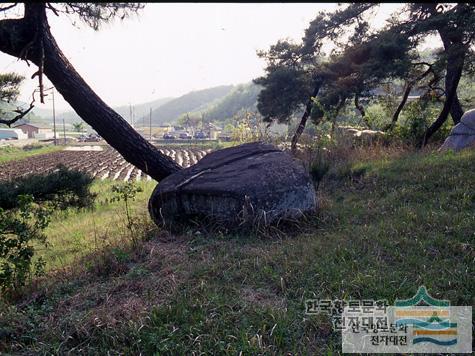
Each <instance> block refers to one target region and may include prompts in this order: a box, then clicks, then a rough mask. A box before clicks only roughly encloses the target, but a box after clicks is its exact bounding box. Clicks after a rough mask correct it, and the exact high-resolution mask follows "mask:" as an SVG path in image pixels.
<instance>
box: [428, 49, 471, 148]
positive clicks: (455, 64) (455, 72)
mask: <svg viewBox="0 0 475 356" xmlns="http://www.w3.org/2000/svg"><path fill="white" fill-rule="evenodd" d="M463 62H464V58H463V57H461V58H457V59H452V60H450V59H449V60H448V61H447V74H446V75H447V77H448V78H449V80H450V84H449V85H448V86H447V87H448V88H450V89H447V88H446V98H445V103H444V107H443V108H442V111H441V112H440V114H439V116H438V117H437V119H436V120H435V122H434V123H433V124H432V125H431V126H430V127H429V128H428V129H427V131H426V132H425V134H424V138H423V140H422V142H421V145H422V146H425V145H426V144H427V142H428V141H429V139H430V138H431V136H432V135H433V134H434V133H435V132H436V131H437V130H438V129H439V128H440V127H441V126H442V125H443V124H444V122H445V121H446V120H447V117H448V116H449V113H450V110H451V108H452V105H453V101H454V98H455V96H456V95H457V86H458V83H459V81H460V77H461V76H462V69H463ZM449 63H450V64H452V65H449Z"/></svg>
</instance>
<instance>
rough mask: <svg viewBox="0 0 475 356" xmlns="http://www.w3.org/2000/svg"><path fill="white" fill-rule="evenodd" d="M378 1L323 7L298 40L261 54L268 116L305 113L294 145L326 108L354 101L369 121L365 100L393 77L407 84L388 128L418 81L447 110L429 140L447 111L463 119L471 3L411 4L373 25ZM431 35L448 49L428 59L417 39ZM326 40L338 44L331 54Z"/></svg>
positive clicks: (261, 102)
mask: <svg viewBox="0 0 475 356" xmlns="http://www.w3.org/2000/svg"><path fill="white" fill-rule="evenodd" d="M376 7H377V4H349V5H346V7H343V6H342V7H340V8H339V9H338V10H336V11H334V12H320V13H319V14H317V16H316V18H315V19H314V20H313V21H311V22H310V24H309V27H308V28H307V29H306V30H305V34H304V36H303V38H302V41H301V42H300V43H290V42H289V41H285V40H280V41H278V42H277V43H276V44H275V45H273V46H271V47H270V49H269V50H268V51H262V52H260V53H259V55H260V56H261V57H263V58H265V59H266V61H267V67H266V74H265V76H263V77H261V78H257V79H256V80H255V82H256V83H259V84H261V85H262V86H263V87H264V89H263V90H262V92H261V93H260V95H259V98H258V109H259V111H260V113H261V114H262V115H263V118H264V120H265V121H267V122H271V121H274V120H276V121H279V122H288V120H289V119H290V118H292V117H293V116H295V115H296V114H298V113H301V115H302V117H301V121H300V125H299V126H298V128H297V130H296V132H295V135H294V138H293V140H292V141H293V144H292V148H293V149H295V145H296V142H297V140H298V137H299V136H300V134H301V132H302V131H303V128H304V127H305V123H306V121H307V119H308V118H309V117H311V118H312V119H313V121H314V122H315V123H318V122H319V121H321V119H322V118H323V117H324V116H325V112H328V113H330V112H331V113H335V112H338V110H340V109H341V108H342V107H343V106H345V105H346V104H347V102H352V103H353V104H354V106H355V108H356V109H357V110H358V111H359V112H360V113H361V115H362V117H363V119H364V118H365V110H364V106H363V105H362V104H361V101H360V98H362V97H370V96H371V93H372V92H373V91H374V90H375V89H377V88H378V87H380V86H381V85H383V84H384V83H388V82H393V81H395V80H401V81H402V82H404V83H405V84H404V89H403V93H402V99H401V102H400V104H399V105H398V106H397V108H396V110H395V112H394V113H393V115H392V118H391V123H390V124H389V125H388V126H387V128H388V129H390V128H391V127H393V126H394V123H395V122H396V121H397V119H398V116H399V114H400V112H401V110H402V108H403V107H404V105H405V103H406V101H407V97H408V95H409V93H410V92H411V90H412V89H413V88H414V87H415V86H416V85H417V87H418V88H419V89H424V90H425V92H426V94H425V95H422V100H427V99H428V98H429V97H434V96H435V97H437V99H440V98H441V97H444V98H445V101H444V108H443V109H442V111H441V113H440V114H439V117H438V118H437V119H436V120H435V121H434V123H433V124H432V126H431V127H429V128H428V130H427V132H426V135H425V137H424V142H423V143H425V142H427V140H428V139H429V138H430V136H431V135H432V134H433V133H434V132H435V131H436V130H437V129H438V128H439V127H440V126H441V124H443V122H445V120H446V119H447V116H448V114H449V112H450V114H451V116H452V118H453V120H454V122H456V123H457V122H458V121H459V120H460V117H461V116H462V114H463V109H462V107H461V104H460V102H459V100H458V97H457V91H456V90H457V86H458V82H459V80H460V77H461V75H462V71H473V59H471V58H472V57H473V51H472V49H471V45H472V44H473V40H474V37H475V31H474V27H473V26H474V25H473V24H474V23H475V16H474V11H473V10H474V7H473V5H471V4H456V5H453V4H452V5H445V4H409V5H406V6H404V8H403V11H402V12H400V13H399V14H398V16H394V17H393V20H391V21H390V22H389V23H388V25H387V26H385V27H384V28H382V29H380V30H374V29H372V28H371V27H370V26H369V22H370V20H371V18H372V17H374V16H375V13H374V11H373V10H374V9H375V8H376ZM431 34H438V35H439V37H440V39H441V42H442V43H443V46H444V47H443V49H441V50H440V51H438V52H435V54H436V57H435V58H433V60H432V61H430V62H428V61H425V60H424V59H423V58H421V55H420V51H419V45H420V44H421V43H422V41H423V39H424V38H425V37H426V36H427V35H431ZM328 41H332V42H333V43H334V44H335V47H334V48H333V49H332V50H331V51H330V52H329V53H325V52H324V50H323V49H324V47H325V46H324V45H325V44H326V43H327V42H328ZM466 59H468V60H466ZM444 77H445V85H444V88H442V85H441V84H440V82H441V81H442V79H443V78H444ZM317 96H318V97H317ZM329 116H331V115H329ZM333 116H334V115H333Z"/></svg>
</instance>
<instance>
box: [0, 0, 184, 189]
mask: <svg viewBox="0 0 475 356" xmlns="http://www.w3.org/2000/svg"><path fill="white" fill-rule="evenodd" d="M0 51H2V52H5V53H7V54H10V55H12V56H14V57H17V58H21V59H26V60H29V61H32V62H33V63H35V64H36V65H37V66H38V67H39V68H40V71H41V70H42V71H43V73H44V74H45V75H46V76H47V77H48V78H49V80H50V81H51V82H52V83H53V85H54V86H55V87H56V89H57V90H58V92H59V93H60V94H61V95H62V96H63V97H64V99H65V100H66V101H67V102H68V103H69V104H70V105H71V107H72V108H73V109H74V110H75V111H76V113H77V114H78V115H79V116H80V117H81V118H82V119H83V120H84V121H85V122H87V123H88V124H89V125H91V126H92V127H93V128H94V129H95V130H96V131H97V133H98V134H99V135H101V137H103V138H104V139H105V140H106V142H107V143H109V144H110V145H111V146H112V147H114V148H115V149H116V150H117V151H118V152H119V153H120V154H121V155H122V156H123V157H124V158H125V159H126V160H127V161H128V162H130V163H132V164H133V165H134V166H136V167H137V168H139V169H141V170H142V171H143V172H144V173H146V174H148V175H149V176H151V177H152V178H154V179H156V180H161V179H163V178H165V177H167V176H168V175H170V174H172V173H174V172H177V171H178V170H180V169H181V167H180V166H179V165H178V164H176V163H175V162H174V161H173V160H172V159H171V158H169V157H167V156H165V155H163V154H161V153H160V151H159V150H158V149H157V148H156V147H154V146H153V145H152V144H150V143H149V142H148V141H147V140H145V139H144V138H143V137H142V136H141V135H140V134H139V133H138V132H136V131H135V130H134V129H133V128H132V127H131V126H130V125H129V124H128V123H127V121H126V120H124V119H123V118H122V117H121V116H120V115H119V114H117V113H116V112H115V111H114V110H112V109H111V108H110V107H109V106H107V105H106V104H105V103H104V102H103V101H102V100H101V98H99V96H97V94H96V93H94V91H93V90H92V89H91V88H90V87H89V85H87V83H86V82H85V81H84V80H83V79H82V78H81V76H80V75H79V74H78V73H77V72H76V70H75V69H74V68H73V66H72V65H71V63H69V61H68V60H67V59H66V57H65V56H64V54H63V53H62V52H61V50H60V49H59V47H58V45H57V44H56V41H55V39H54V38H53V36H52V34H51V32H50V30H49V25H48V21H47V17H46V10H45V4H44V3H28V4H25V15H24V17H23V18H22V19H6V20H2V21H0ZM40 75H41V73H40Z"/></svg>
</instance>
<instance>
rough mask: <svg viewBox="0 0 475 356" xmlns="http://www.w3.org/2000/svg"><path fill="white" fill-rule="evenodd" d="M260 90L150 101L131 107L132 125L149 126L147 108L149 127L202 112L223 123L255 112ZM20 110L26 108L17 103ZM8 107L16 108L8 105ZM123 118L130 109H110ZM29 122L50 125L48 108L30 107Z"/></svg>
mask: <svg viewBox="0 0 475 356" xmlns="http://www.w3.org/2000/svg"><path fill="white" fill-rule="evenodd" d="M259 91H260V87H259V86H257V85H255V84H253V83H246V84H239V85H222V86H218V87H213V88H208V89H203V90H196V91H192V92H189V93H187V94H185V95H182V96H180V97H178V98H160V99H157V100H154V101H151V102H147V103H143V104H138V105H134V106H132V110H133V118H134V126H135V127H142V126H148V125H149V115H150V108H151V109H152V125H153V126H159V125H162V124H164V123H170V124H175V123H176V122H177V120H178V118H179V117H180V116H182V115H184V114H186V113H190V115H191V114H201V113H203V114H204V115H205V116H206V118H207V119H208V120H210V121H219V122H224V121H226V120H229V119H231V118H232V117H234V116H235V115H236V114H238V113H239V112H244V111H249V112H255V111H256V105H257V96H258V94H259ZM21 104H22V106H23V107H27V106H28V105H27V104H25V103H21ZM11 107H12V108H16V107H15V106H14V105H11ZM113 109H114V110H115V111H117V112H118V113H119V114H120V115H121V116H122V117H123V118H124V119H126V120H127V121H128V122H130V106H129V105H123V106H118V107H113ZM29 118H30V121H31V122H33V123H36V124H42V125H49V126H51V125H52V121H53V114H52V109H42V108H36V107H35V108H34V109H33V111H32V113H31V114H30V115H29ZM63 119H64V121H65V123H66V127H71V126H72V124H73V123H75V122H80V121H83V120H81V118H80V117H79V116H78V115H77V114H76V113H75V112H74V111H67V112H62V113H61V112H60V113H58V112H57V113H56V120H57V122H58V123H59V124H61V123H62V120H63Z"/></svg>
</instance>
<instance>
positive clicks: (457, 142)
mask: <svg viewBox="0 0 475 356" xmlns="http://www.w3.org/2000/svg"><path fill="white" fill-rule="evenodd" d="M468 147H475V109H472V110H469V111H467V112H465V113H464V114H463V116H462V119H461V120H460V122H459V123H458V124H457V125H455V126H454V128H453V129H452V131H451V132H450V135H449V136H448V137H447V138H446V139H445V141H444V143H443V145H442V146H440V148H439V151H444V150H449V149H452V150H455V151H459V150H461V149H464V148H468Z"/></svg>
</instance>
